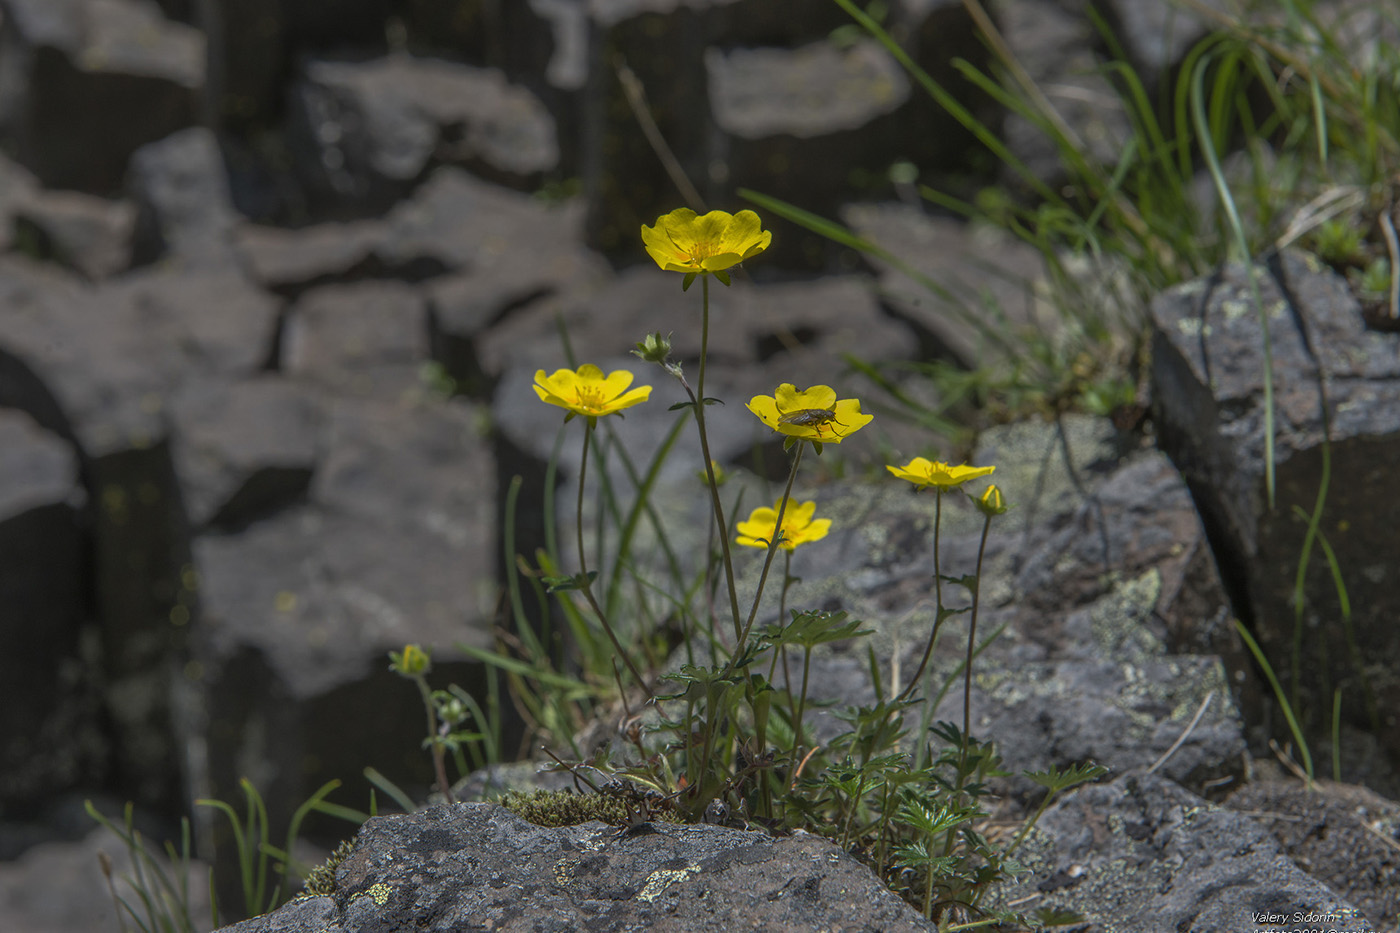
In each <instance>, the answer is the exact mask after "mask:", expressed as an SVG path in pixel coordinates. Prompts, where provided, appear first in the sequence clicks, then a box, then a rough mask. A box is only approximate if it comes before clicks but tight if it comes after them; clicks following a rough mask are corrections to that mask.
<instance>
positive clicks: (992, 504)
mask: <svg viewBox="0 0 1400 933" xmlns="http://www.w3.org/2000/svg"><path fill="white" fill-rule="evenodd" d="M977 508H979V509H981V510H982V514H983V515H986V516H987V517H988V518H991V517H992V516H993V515H1001V514H1003V513H1005V512H1006V500H1005V499H1003V498H1002V496H1001V489H1000V488H998V487H997V485H996V484H995V483H993V484H992V485H991V486H988V487H987V491H986V492H984V493H982V497H981V498H980V499H978V500H977Z"/></svg>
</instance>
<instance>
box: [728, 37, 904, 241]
mask: <svg viewBox="0 0 1400 933" xmlns="http://www.w3.org/2000/svg"><path fill="white" fill-rule="evenodd" d="M705 67H706V71H707V73H708V78H709V84H710V88H709V98H710V109H711V113H712V119H713V121H714V124H715V128H716V130H717V132H716V133H715V136H714V142H713V143H712V147H711V149H712V151H711V162H710V165H709V173H710V174H709V179H710V180H711V181H712V182H713V184H712V185H711V190H712V192H713V194H714V196H715V200H716V203H727V202H728V201H730V200H731V199H732V196H729V195H727V192H729V191H732V190H734V189H735V188H739V187H747V188H752V189H754V190H757V191H761V192H763V193H764V194H766V195H769V196H772V197H776V198H781V199H782V200H785V201H788V202H790V203H794V204H801V205H802V206H803V209H805V210H810V211H813V212H815V213H817V214H820V215H824V216H829V215H830V214H831V212H832V211H834V210H835V208H836V205H837V204H838V203H839V202H840V201H841V200H842V199H843V196H846V195H848V193H849V189H848V186H847V185H845V184H833V183H832V182H833V180H834V179H833V175H834V174H835V173H833V171H832V166H838V165H839V166H841V167H842V168H841V172H842V173H843V175H847V176H848V175H849V174H851V173H859V172H865V173H866V174H867V175H869V176H872V177H878V175H879V174H880V173H881V172H883V171H885V169H886V168H887V167H888V166H889V163H890V160H891V157H892V154H893V153H894V152H896V150H897V146H898V140H899V139H900V136H901V130H903V129H904V126H903V123H902V119H901V118H907V117H908V112H909V108H908V107H907V104H908V103H909V101H910V88H909V80H908V78H907V77H906V76H905V73H904V69H903V68H902V67H900V65H899V64H898V63H897V62H896V61H895V60H894V58H893V57H891V56H890V54H889V53H888V52H887V51H885V49H884V47H883V46H881V45H879V44H878V43H877V42H875V40H873V39H859V40H857V41H856V42H855V43H853V44H851V45H849V46H845V47H840V48H838V47H837V46H836V45H835V44H834V43H832V42H830V41H829V40H825V39H823V40H819V41H817V42H813V43H810V44H808V45H804V46H801V47H799V48H795V49H786V48H757V49H742V48H740V49H733V50H730V51H728V52H726V51H722V50H720V49H718V48H715V47H711V48H709V49H707V50H706V53H705ZM721 192H725V194H721ZM769 223H770V225H771V226H772V227H773V229H774V239H773V245H772V247H771V248H770V249H769V250H768V253H767V254H766V255H765V256H764V257H763V261H764V262H765V263H772V264H775V265H781V266H788V267H799V268H800V267H804V266H810V267H812V268H815V269H820V268H822V267H823V265H824V261H825V259H826V256H827V253H828V252H830V245H829V244H828V243H827V241H826V240H825V239H824V238H822V237H819V236H817V235H816V234H813V233H810V232H808V231H805V230H802V229H801V228H798V227H796V226H795V225H791V224H787V223H785V222H783V221H781V220H778V219H777V218H770V219H769Z"/></svg>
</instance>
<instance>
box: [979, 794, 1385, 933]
mask: <svg viewBox="0 0 1400 933" xmlns="http://www.w3.org/2000/svg"><path fill="white" fill-rule="evenodd" d="M1020 858H1021V861H1022V862H1023V863H1024V864H1026V865H1027V866H1028V867H1029V868H1031V870H1032V872H1031V874H1030V875H1029V876H1027V877H1026V878H1025V879H1024V880H1023V881H1021V882H1020V883H1019V884H1018V885H1016V886H1014V887H1013V888H1012V889H1011V890H1009V891H1008V892H1007V894H1006V900H1007V901H1008V902H1010V903H1015V904H1017V906H1018V908H1019V909H1021V910H1028V911H1035V910H1039V909H1046V908H1048V909H1061V910H1063V909H1068V910H1074V911H1077V912H1079V913H1080V914H1082V915H1083V916H1084V917H1085V918H1086V919H1088V920H1089V921H1090V923H1092V924H1093V925H1094V927H1093V928H1094V929H1105V930H1186V929H1191V930H1239V929H1248V928H1252V927H1267V926H1271V925H1280V924H1286V923H1289V922H1292V921H1293V919H1294V913H1295V911H1301V912H1303V913H1305V914H1306V913H1308V912H1316V913H1319V914H1327V915H1331V916H1332V918H1333V919H1332V921H1331V922H1333V923H1336V924H1338V926H1339V928H1345V927H1346V926H1347V925H1348V924H1350V925H1351V926H1353V927H1355V928H1367V924H1366V923H1365V920H1364V918H1363V917H1362V916H1361V915H1360V913H1359V911H1357V910H1356V908H1355V906H1354V905H1353V904H1352V903H1351V902H1349V901H1348V900H1347V899H1346V898H1344V897H1342V896H1340V895H1338V894H1337V893H1336V892H1335V891H1334V890H1332V889H1331V888H1329V887H1327V886H1326V885H1324V884H1322V883H1321V882H1319V881H1316V880H1314V879H1313V878H1311V877H1309V876H1308V875H1307V874H1305V873H1304V872H1303V871H1302V870H1300V869H1299V868H1298V866H1297V865H1295V864H1294V863H1293V862H1292V861H1291V860H1290V859H1289V858H1288V857H1287V856H1286V855H1285V854H1284V853H1283V852H1282V851H1281V850H1280V848H1279V845H1278V843H1277V842H1276V841H1275V840H1274V838H1273V837H1272V836H1270V835H1269V834H1268V832H1267V831H1265V830H1264V829H1263V828H1261V827H1260V826H1259V825H1258V824H1256V823H1254V822H1253V821H1251V820H1249V819H1248V818H1246V817H1244V816H1242V815H1240V814H1238V813H1235V812H1232V811H1230V810H1225V809H1221V808H1219V807H1216V806H1212V805H1211V804H1208V803H1206V802H1205V801H1204V800H1201V799H1200V798H1199V797H1196V796H1195V795H1194V794H1191V793H1189V792H1187V791H1186V790H1184V789H1182V788H1181V787H1179V786H1177V785H1176V784H1174V783H1172V782H1171V781H1169V780H1166V779H1165V778H1161V777H1158V776H1156V775H1153V774H1144V773H1140V772H1135V773H1131V774H1125V775H1123V776H1121V777H1119V778H1117V779H1115V780H1113V781H1112V782H1110V783H1107V784H1096V785H1090V786H1087V787H1082V788H1078V789H1076V790H1074V791H1071V792H1070V793H1069V794H1067V795H1066V796H1065V797H1064V798H1063V799H1062V800H1060V801H1058V802H1056V803H1054V804H1052V805H1051V807H1050V809H1049V810H1047V811H1046V813H1045V815H1044V816H1043V817H1042V818H1041V820H1040V822H1039V824H1038V825H1037V827H1036V829H1035V831H1034V832H1033V833H1032V834H1031V836H1030V837H1029V838H1028V840H1027V844H1026V846H1025V848H1024V850H1023V851H1022V852H1021V853H1020ZM1261 914H1263V915H1273V916H1274V917H1275V918H1276V919H1273V920H1270V919H1264V918H1262V917H1261ZM1279 915H1281V916H1279Z"/></svg>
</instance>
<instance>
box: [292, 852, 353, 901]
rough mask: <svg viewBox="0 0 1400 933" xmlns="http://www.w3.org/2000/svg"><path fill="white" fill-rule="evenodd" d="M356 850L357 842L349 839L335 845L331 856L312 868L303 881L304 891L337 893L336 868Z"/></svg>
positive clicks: (307, 892)
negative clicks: (323, 862)
mask: <svg viewBox="0 0 1400 933" xmlns="http://www.w3.org/2000/svg"><path fill="white" fill-rule="evenodd" d="M353 851H355V842H354V840H352V839H347V840H345V841H344V842H342V843H341V844H340V845H338V846H336V847H335V851H334V852H332V853H331V856H330V858H328V859H326V861H325V864H323V865H321V866H319V867H317V868H313V869H311V871H310V872H308V873H307V875H306V880H305V881H303V882H302V891H303V893H305V894H334V893H335V870H336V869H337V868H339V867H340V863H341V862H343V861H345V860H346V859H347V858H349V857H350V853H351V852H353Z"/></svg>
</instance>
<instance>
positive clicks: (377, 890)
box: [353, 881, 394, 907]
mask: <svg viewBox="0 0 1400 933" xmlns="http://www.w3.org/2000/svg"><path fill="white" fill-rule="evenodd" d="M393 893H394V889H393V887H392V886H390V885H389V884H386V883H385V882H383V881H376V882H375V883H374V884H372V885H370V886H369V887H368V888H366V889H365V890H363V891H361V892H359V893H358V894H356V895H355V897H354V898H353V900H359V899H360V898H362V897H367V898H369V899H371V900H372V901H374V903H375V904H377V905H379V906H380V907H383V906H384V905H385V904H387V903H389V895H390V894H393Z"/></svg>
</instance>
